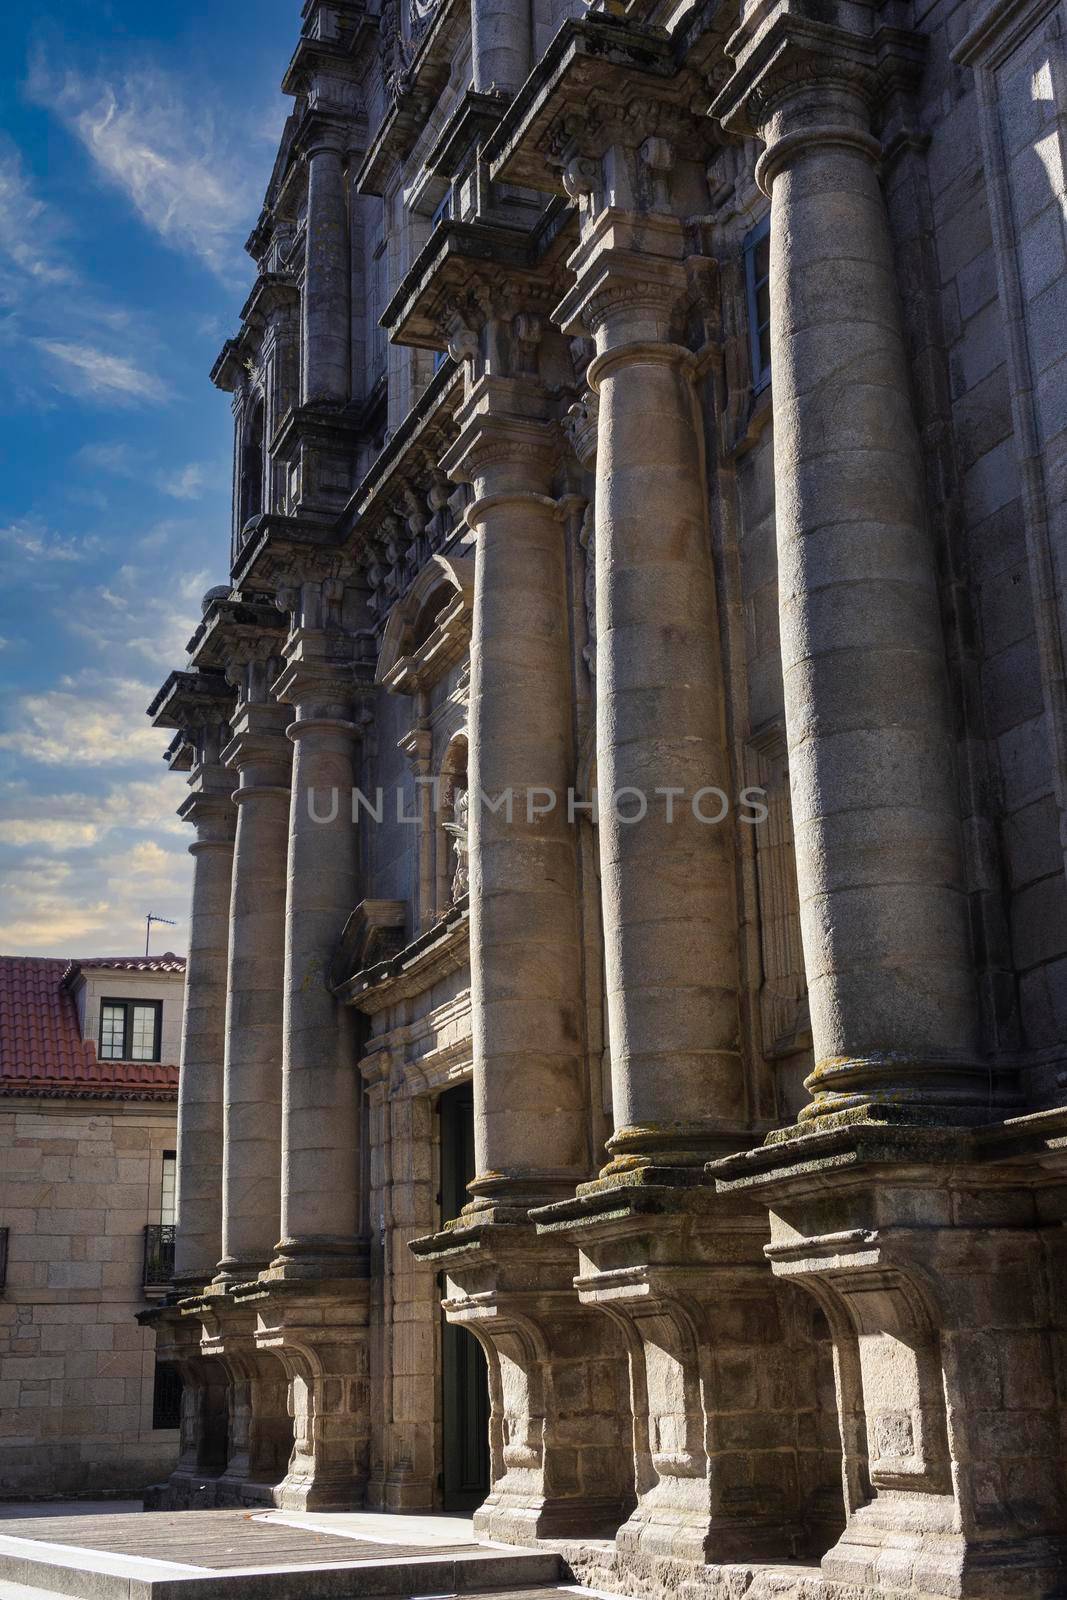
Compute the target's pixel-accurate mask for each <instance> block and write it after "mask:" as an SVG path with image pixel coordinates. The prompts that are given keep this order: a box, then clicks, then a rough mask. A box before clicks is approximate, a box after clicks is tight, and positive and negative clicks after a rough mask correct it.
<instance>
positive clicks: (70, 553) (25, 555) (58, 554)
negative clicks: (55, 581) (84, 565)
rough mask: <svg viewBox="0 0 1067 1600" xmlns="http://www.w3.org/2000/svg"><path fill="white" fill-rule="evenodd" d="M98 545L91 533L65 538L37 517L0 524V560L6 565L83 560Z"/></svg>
mask: <svg viewBox="0 0 1067 1600" xmlns="http://www.w3.org/2000/svg"><path fill="white" fill-rule="evenodd" d="M99 549H100V540H99V539H98V538H97V537H96V536H95V535H92V534H91V535H90V536H89V537H88V538H85V539H71V538H66V537H64V536H63V535H62V534H59V533H55V532H53V531H52V529H50V528H48V527H47V526H46V525H45V524H44V523H43V522H42V521H41V520H40V518H38V517H21V518H19V519H18V520H17V521H15V522H9V523H8V524H7V526H6V527H4V528H0V563H2V564H4V565H7V566H10V565H12V564H13V563H18V564H20V565H28V564H36V563H38V562H41V563H46V564H47V563H51V562H57V561H64V562H66V561H85V560H87V559H88V558H89V557H90V556H93V555H96V554H97V552H98V551H99ZM5 558H6V560H5Z"/></svg>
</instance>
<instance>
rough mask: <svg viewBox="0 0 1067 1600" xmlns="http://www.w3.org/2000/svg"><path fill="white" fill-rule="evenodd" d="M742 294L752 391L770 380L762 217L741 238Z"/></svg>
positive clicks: (767, 240) (767, 261) (767, 249)
mask: <svg viewBox="0 0 1067 1600" xmlns="http://www.w3.org/2000/svg"><path fill="white" fill-rule="evenodd" d="M742 249H743V252H744V260H745V291H746V295H747V299H748V343H749V351H750V353H751V362H752V392H753V394H759V393H760V392H761V391H762V390H763V389H766V387H767V385H768V384H769V383H770V381H771V285H770V277H771V219H770V217H769V216H766V217H764V219H763V221H762V222H758V223H757V224H756V226H755V227H754V228H753V229H752V231H751V232H750V233H748V234H747V235H746V236H745V242H744V245H743V246H742Z"/></svg>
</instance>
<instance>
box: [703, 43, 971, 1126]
mask: <svg viewBox="0 0 1067 1600" xmlns="http://www.w3.org/2000/svg"><path fill="white" fill-rule="evenodd" d="M761 18H763V13H760V14H759V17H757V15H756V14H755V13H753V17H752V20H751V22H748V23H746V24H745V25H744V26H743V27H742V28H741V29H740V30H739V32H738V33H737V34H736V35H735V36H734V38H733V39H732V40H731V42H730V46H729V49H730V53H731V54H733V55H734V56H735V57H736V60H737V73H736V75H735V78H734V79H733V80H732V81H731V83H730V84H728V85H727V87H726V89H725V90H724V91H723V93H722V94H721V95H720V97H719V100H718V101H717V103H716V106H715V108H714V110H715V112H716V114H717V115H719V116H721V117H722V118H723V120H724V121H725V122H726V124H727V126H730V127H733V128H736V129H744V130H745V131H756V132H758V133H759V135H760V136H761V137H762V138H763V139H764V141H765V142H766V146H767V148H766V151H765V153H764V155H763V156H762V158H761V160H760V162H759V164H758V167H757V179H758V181H759V183H760V185H761V187H762V188H763V190H764V192H765V193H767V194H768V195H769V196H770V199H771V276H770V293H771V323H772V370H773V394H774V427H775V436H774V448H775V486H776V518H777V537H778V581H779V594H780V608H781V638H782V670H783V674H784V680H785V714H786V730H787V736H788V744H789V764H790V781H791V788H792V803H793V823H794V831H795V836H796V864H797V878H798V882H799V887H800V898H801V919H802V935H803V943H804V957H805V965H806V969H807V979H808V989H809V997H810V1003H811V1023H812V1034H813V1038H814V1045H815V1060H816V1065H815V1070H814V1073H813V1074H812V1076H811V1078H810V1079H809V1081H808V1087H809V1089H810V1090H811V1093H812V1095H813V1103H812V1104H811V1105H809V1106H808V1107H807V1108H806V1110H805V1111H803V1112H802V1113H801V1117H802V1119H810V1118H813V1117H815V1118H817V1117H822V1116H825V1115H827V1114H830V1113H833V1112H836V1111H853V1110H855V1109H856V1108H858V1107H860V1106H864V1105H868V1104H870V1103H871V1102H872V1101H874V1102H882V1103H885V1102H890V1103H892V1104H894V1105H896V1106H898V1107H900V1106H906V1105H917V1106H921V1107H922V1108H924V1109H925V1111H926V1112H927V1113H929V1112H930V1111H931V1110H935V1109H936V1110H937V1112H938V1114H939V1115H941V1116H942V1117H944V1118H947V1119H948V1120H950V1121H951V1120H960V1119H963V1120H966V1119H967V1118H973V1117H981V1116H982V1115H983V1114H985V1113H986V1112H987V1111H988V1108H989V1106H990V1099H991V1092H992V1091H991V1083H990V1077H989V1072H988V1070H987V1068H986V1067H985V1066H984V1065H983V1066H981V1067H979V1066H978V1065H977V1062H976V1054H977V1043H976V1007H975V993H974V975H973V970H972V957H971V950H970V940H969V931H968V910H967V900H966V894H965V887H964V877H963V862H962V851H961V840H960V825H959V808H958V797H957V784H956V775H955V764H954V760H953V747H954V737H955V728H954V721H953V715H952V710H951V706H950V702H949V692H948V682H947V674H946V667H945V659H944V645H943V638H942V629H941V618H940V609H939V602H938V590H937V572H936V564H935V558H934V551H933V548H932V544H931V539H930V534H929V530H928V527H927V523H926V508H925V505H924V488H923V471H922V460H921V451H920V443H919V437H918V431H917V428H916V423H915V417H914V414H913V410H912V405H911V399H910V392H909V377H908V366H907V356H906V352H905V347H904V339H903V331H902V322H901V309H900V302H899V294H898V289H897V283H896V277H895V273H894V266H893V251H892V243H891V240H890V236H889V227H888V220H887V215H886V208H885V201H884V198H883V195H882V190H881V187H880V184H879V176H878V163H879V158H880V155H881V147H880V144H879V141H878V140H877V139H876V138H875V137H874V136H873V134H872V132H871V106H872V104H873V103H874V101H875V99H876V97H877V94H878V91H879V84H878V75H879V72H880V71H882V70H885V71H887V72H889V71H892V72H896V73H897V74H898V81H899V73H900V69H901V67H902V66H904V67H906V66H907V61H906V59H904V60H901V59H897V58H894V59H893V60H890V59H888V58H887V57H885V55H884V52H883V53H882V55H881V57H880V58H876V49H875V46H874V44H873V42H872V41H871V40H870V39H868V38H866V37H863V36H859V35H857V34H853V33H851V32H845V31H844V30H842V29H839V28H835V27H831V26H829V25H821V24H815V23H809V22H807V21H801V22H798V23H797V24H795V25H794V24H791V23H790V20H789V18H787V17H786V16H785V14H784V13H783V14H781V15H779V14H778V13H777V12H772V13H771V14H770V16H769V18H765V19H763V21H762V24H761ZM901 38H902V39H903V38H904V36H901ZM769 42H775V49H774V50H773V51H771V52H770V53H767V51H768V44H769ZM897 49H898V51H904V52H905V53H906V49H907V46H906V45H904V44H901V43H899V42H898V44H897ZM768 63H769V65H768Z"/></svg>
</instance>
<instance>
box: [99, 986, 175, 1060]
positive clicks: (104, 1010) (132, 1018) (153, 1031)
mask: <svg viewBox="0 0 1067 1600" xmlns="http://www.w3.org/2000/svg"><path fill="white" fill-rule="evenodd" d="M162 1031H163V1002H162V1001H161V1000H104V1001H102V1002H101V1005H100V1059H101V1060H102V1061H158V1060H159V1049H160V1044H161V1038H162Z"/></svg>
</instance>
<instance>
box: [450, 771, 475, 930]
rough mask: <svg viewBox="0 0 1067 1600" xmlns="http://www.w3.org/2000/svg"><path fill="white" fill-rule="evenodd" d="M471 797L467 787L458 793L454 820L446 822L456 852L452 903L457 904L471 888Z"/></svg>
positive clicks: (453, 813)
mask: <svg viewBox="0 0 1067 1600" xmlns="http://www.w3.org/2000/svg"><path fill="white" fill-rule="evenodd" d="M469 805H470V802H469V797H468V794H467V790H466V789H460V790H458V791H457V793H456V803H455V805H454V807H453V810H452V821H451V822H446V823H445V832H446V833H450V834H451V835H452V848H453V850H454V851H455V852H456V873H455V876H454V878H453V879H452V904H453V905H457V904H458V903H459V901H460V900H462V899H463V896H464V895H465V894H466V893H467V890H468V889H469V888H470V867H469V861H468V855H467V819H468V816H469Z"/></svg>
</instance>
